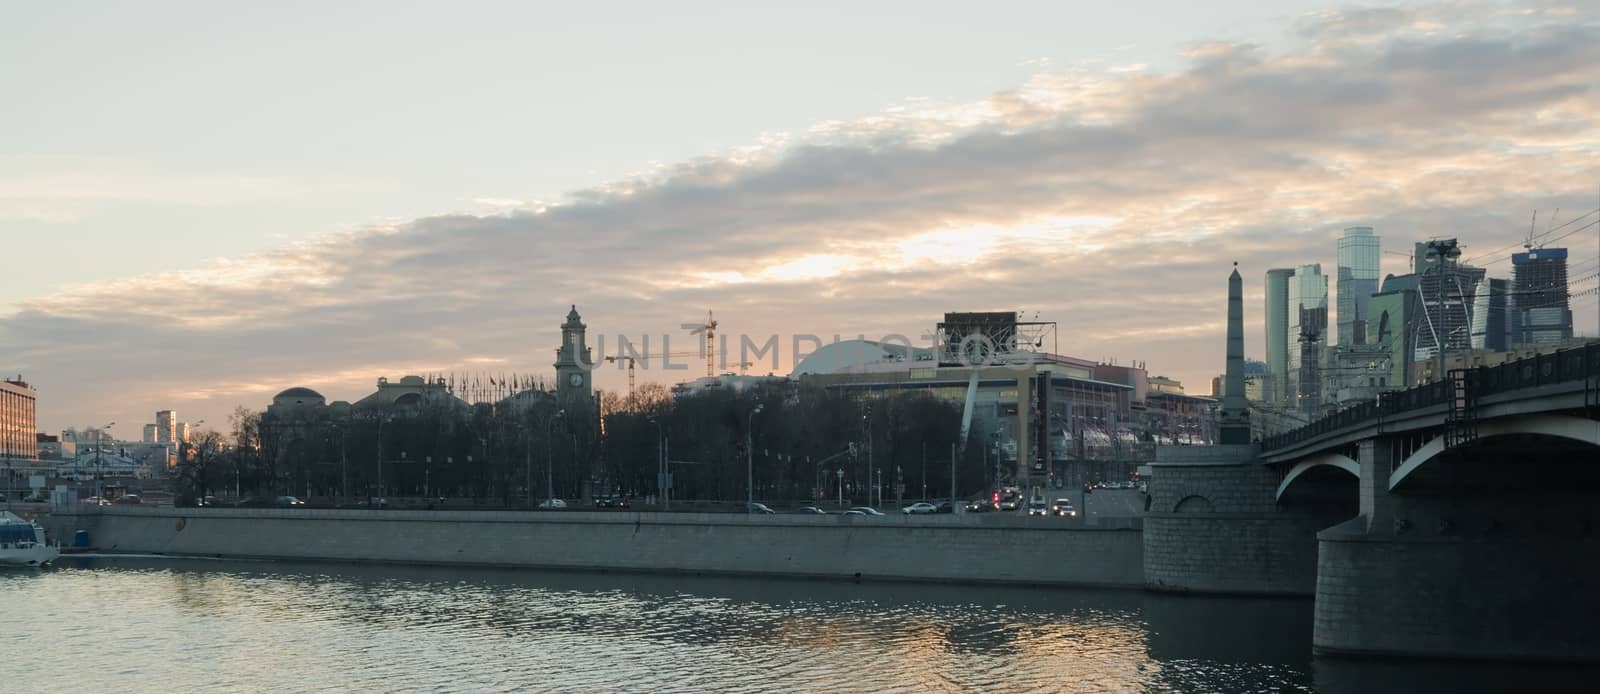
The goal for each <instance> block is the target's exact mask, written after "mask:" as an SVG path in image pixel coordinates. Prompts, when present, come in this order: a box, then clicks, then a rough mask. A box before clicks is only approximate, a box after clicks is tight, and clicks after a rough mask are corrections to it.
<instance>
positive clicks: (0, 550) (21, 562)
mask: <svg viewBox="0 0 1600 694" xmlns="http://www.w3.org/2000/svg"><path fill="white" fill-rule="evenodd" d="M59 556H61V548H60V547H59V546H55V545H50V544H47V543H46V542H45V541H44V528H41V527H39V525H38V524H37V523H34V522H33V521H27V520H23V519H22V518H20V517H18V516H17V515H16V514H14V513H11V512H10V511H0V566H44V565H45V564H49V563H50V562H52V561H55V559H56V557H59Z"/></svg>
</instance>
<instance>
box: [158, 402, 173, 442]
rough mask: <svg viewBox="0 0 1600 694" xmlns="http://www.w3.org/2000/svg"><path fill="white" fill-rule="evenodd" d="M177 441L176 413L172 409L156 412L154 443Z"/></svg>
mask: <svg viewBox="0 0 1600 694" xmlns="http://www.w3.org/2000/svg"><path fill="white" fill-rule="evenodd" d="M177 442H178V413H177V412H175V411H173V410H161V411H159V412H156V443H177Z"/></svg>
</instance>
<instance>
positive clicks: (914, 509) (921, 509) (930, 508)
mask: <svg viewBox="0 0 1600 694" xmlns="http://www.w3.org/2000/svg"><path fill="white" fill-rule="evenodd" d="M900 512H901V513H904V514H906V515H911V514H923V513H938V512H939V507H938V506H934V505H933V504H930V503H928V502H926V501H918V502H917V503H914V504H912V505H910V506H907V507H905V508H903V509H900Z"/></svg>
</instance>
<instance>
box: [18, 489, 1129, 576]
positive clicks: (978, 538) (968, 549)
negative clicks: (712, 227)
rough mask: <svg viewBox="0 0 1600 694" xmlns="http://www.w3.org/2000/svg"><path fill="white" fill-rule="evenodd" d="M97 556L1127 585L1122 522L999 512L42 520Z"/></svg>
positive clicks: (300, 514) (183, 514)
mask: <svg viewBox="0 0 1600 694" xmlns="http://www.w3.org/2000/svg"><path fill="white" fill-rule="evenodd" d="M44 522H45V523H47V528H48V529H49V531H50V532H51V534H52V536H53V537H56V538H61V539H62V540H63V541H68V542H70V540H71V538H72V536H73V533H74V532H75V531H76V530H80V529H81V530H87V531H88V532H89V533H90V542H91V544H92V545H93V547H94V548H96V549H98V550H100V551H110V552H134V553H161V554H173V555H200V556H223V557H257V558H273V559H318V560H338V561H373V562H395V563H415V564H444V565H449V564H462V565H478V566H522V567H537V568H557V569H585V570H596V569H597V570H618V571H642V572H676V573H706V574H747V575H774V576H812V577H828V578H861V579H882V580H914V581H949V582H973V583H1015V584H1036V585H1072V586H1112V587H1138V586H1141V585H1143V582H1144V569H1143V565H1142V553H1141V544H1140V540H1139V536H1140V532H1139V529H1138V528H1137V521H1136V519H1127V518H1123V519H1101V520H1098V521H1089V522H1080V523H1072V522H1070V521H1065V520H1061V519H1056V518H1026V517H1022V516H1003V515H1000V514H982V515H979V514H973V515H964V514H963V515H954V516H910V517H907V516H900V515H891V516H885V517H860V516H781V515H780V516H751V517H747V516H742V515H733V514H697V513H670V514H661V513H625V512H577V511H573V512H544V513H540V512H516V511H507V512H491V511H364V510H305V509H283V510H280V509H205V508H200V509H173V508H138V507H127V508H122V507H111V508H106V509H103V510H100V511H90V512H87V513H82V514H63V513H58V514H53V515H52V516H50V517H49V518H47V519H44Z"/></svg>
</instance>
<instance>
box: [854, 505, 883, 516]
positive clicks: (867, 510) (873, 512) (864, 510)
mask: <svg viewBox="0 0 1600 694" xmlns="http://www.w3.org/2000/svg"><path fill="white" fill-rule="evenodd" d="M850 510H851V511H860V512H861V515H864V516H881V515H883V512H882V511H879V510H878V509H875V508H873V507H871V506H852V507H850Z"/></svg>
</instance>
